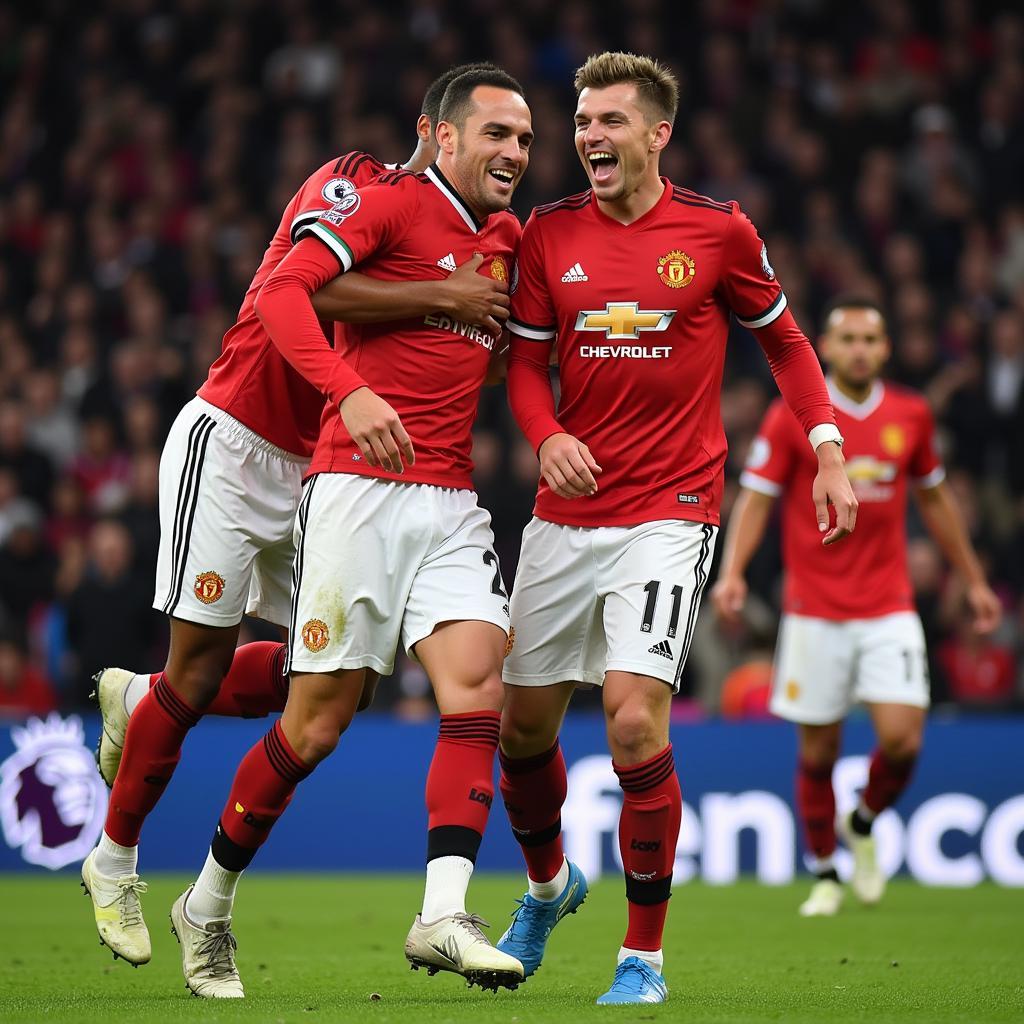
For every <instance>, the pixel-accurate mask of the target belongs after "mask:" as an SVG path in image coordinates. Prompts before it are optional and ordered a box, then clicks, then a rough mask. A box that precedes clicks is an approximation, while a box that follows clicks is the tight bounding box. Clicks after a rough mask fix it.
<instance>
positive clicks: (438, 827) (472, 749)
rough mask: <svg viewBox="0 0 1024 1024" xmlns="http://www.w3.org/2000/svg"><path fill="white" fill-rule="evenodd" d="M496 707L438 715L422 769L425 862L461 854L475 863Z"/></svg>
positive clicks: (490, 781) (487, 799)
mask: <svg viewBox="0 0 1024 1024" xmlns="http://www.w3.org/2000/svg"><path fill="white" fill-rule="evenodd" d="M500 722H501V715H500V714H499V713H498V712H497V711H468V712H464V713H463V714H459V715H442V716H441V729H440V732H439V734H438V738H437V747H436V748H435V749H434V759H433V760H432V761H431V762H430V771H429V772H428V773H427V829H428V831H427V860H428V861H431V860H434V859H435V858H436V857H465V858H466V859H467V860H471V861H473V862H474V863H475V862H476V855H477V851H478V850H479V849H480V840H481V839H482V838H483V834H484V829H485V828H486V827H487V815H488V814H489V813H490V810H491V804H492V803H493V801H494V752H495V751H496V750H497V749H498V726H499V724H500Z"/></svg>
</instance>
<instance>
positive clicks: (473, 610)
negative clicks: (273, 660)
mask: <svg viewBox="0 0 1024 1024" xmlns="http://www.w3.org/2000/svg"><path fill="white" fill-rule="evenodd" d="M295 549H296V555H295V575H294V588H295V590H294V595H293V598H292V617H291V649H290V655H289V659H288V670H289V671H292V672H333V671H334V670H336V669H342V668H372V669H375V670H376V671H377V672H380V673H381V675H387V674H388V673H389V672H391V670H392V669H393V668H394V665H395V651H396V650H397V648H398V643H399V641H401V642H402V645H403V646H404V648H405V650H406V652H407V653H408V654H409V655H410V657H415V654H414V652H413V647H414V646H415V645H416V644H417V643H418V642H419V641H420V640H423V639H425V638H426V637H428V636H430V634H431V633H433V632H434V630H435V629H436V628H437V626H438V625H439V624H440V623H442V622H451V621H456V622H459V621H467V620H473V619H478V620H482V621H483V622H493V623H494V625H496V626H498V627H499V628H500V629H501V630H503V631H505V632H506V633H507V632H508V595H507V593H506V591H505V585H504V583H503V582H502V579H501V572H500V570H499V568H498V556H497V555H496V554H495V553H494V535H493V534H492V533H491V517H490V515H489V514H488V513H487V512H485V511H484V510H483V509H482V508H480V506H479V505H478V504H477V500H476V494H475V492H473V491H465V490H453V489H452V488H448V487H435V486H432V485H430V484H403V483H398V482H396V481H391V480H378V479H376V478H374V477H366V476H357V475H356V474H352V473H320V474H318V475H317V476H314V477H312V478H311V479H310V480H307V481H306V485H305V488H304V490H303V498H302V504H301V506H300V507H299V514H298V517H297V519H296V522H295Z"/></svg>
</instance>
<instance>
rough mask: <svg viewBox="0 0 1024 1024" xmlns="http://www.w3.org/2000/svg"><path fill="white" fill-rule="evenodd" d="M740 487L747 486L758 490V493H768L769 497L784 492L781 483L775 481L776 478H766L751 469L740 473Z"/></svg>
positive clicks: (750, 489) (774, 496)
mask: <svg viewBox="0 0 1024 1024" xmlns="http://www.w3.org/2000/svg"><path fill="white" fill-rule="evenodd" d="M740 487H746V489H747V490H748V491H757V493H758V494H767V495H768V497H769V498H777V497H778V496H779V495H780V494H782V485H781V484H777V483H775V481H774V480H766V479H765V478H764V477H763V476H758V475H757V474H756V473H752V472H751V471H750V470H749V469H745V470H743V472H742V473H740Z"/></svg>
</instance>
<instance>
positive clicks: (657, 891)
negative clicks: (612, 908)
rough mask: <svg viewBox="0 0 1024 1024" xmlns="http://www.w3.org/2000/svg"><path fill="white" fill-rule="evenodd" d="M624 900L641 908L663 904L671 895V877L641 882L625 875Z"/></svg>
mask: <svg viewBox="0 0 1024 1024" xmlns="http://www.w3.org/2000/svg"><path fill="white" fill-rule="evenodd" d="M625 877H626V899H627V900H629V902H630V903H636V904H638V905H639V906H641V907H653V906H655V905H657V904H658V903H664V902H665V901H666V900H667V899H668V898H669V897H670V896H671V895H672V876H671V875H668V876H667V877H665V878H655V879H652V880H650V881H644V882H641V881H639V880H638V879H636V878H631V877H630V876H629V875H626V876H625Z"/></svg>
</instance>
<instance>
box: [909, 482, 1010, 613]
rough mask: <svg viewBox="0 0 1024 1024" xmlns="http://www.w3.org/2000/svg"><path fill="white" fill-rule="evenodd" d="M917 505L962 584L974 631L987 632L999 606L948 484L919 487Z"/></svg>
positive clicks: (1001, 609)
mask: <svg viewBox="0 0 1024 1024" xmlns="http://www.w3.org/2000/svg"><path fill="white" fill-rule="evenodd" d="M917 503H918V507H919V509H920V510H921V518H922V519H923V520H924V525H925V527H926V528H927V530H928V532H929V533H930V534H931V535H932V537H933V538H934V540H935V543H936V544H938V546H939V549H940V550H941V551H942V553H943V554H944V555H945V556H946V558H947V559H949V562H950V564H951V565H952V566H953V567H954V568H955V569H956V570H957V572H959V573H960V576H961V577H962V578H963V581H964V583H965V584H966V587H967V603H968V604H969V605H970V608H971V612H972V613H973V615H974V628H975V629H976V630H977V631H978V632H979V633H991V632H992V631H993V630H994V629H995V628H996V627H997V626H998V625H999V621H1000V619H1001V618H1002V615H1003V608H1002V604H1001V603H1000V601H999V598H998V597H996V595H995V593H993V591H992V588H991V587H990V586H989V585H988V581H987V580H986V579H985V570H984V569H982V567H981V562H980V561H979V560H978V555H977V552H976V551H975V550H974V545H973V544H972V543H971V538H970V536H969V535H968V533H967V528H966V526H965V525H964V520H963V516H962V515H961V514H960V509H959V508H958V507H957V504H956V501H955V500H954V499H953V493H952V491H951V490H950V487H949V484H948V483H946V481H945V480H942V481H940V482H939V483H938V484H936V485H934V486H932V487H919V488H918V489H917Z"/></svg>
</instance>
